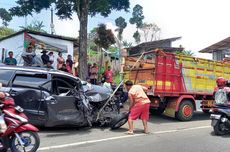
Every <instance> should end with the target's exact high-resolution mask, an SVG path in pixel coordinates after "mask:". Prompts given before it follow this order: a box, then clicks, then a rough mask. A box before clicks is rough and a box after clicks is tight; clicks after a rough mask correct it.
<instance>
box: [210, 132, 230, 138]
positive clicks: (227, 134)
mask: <svg viewBox="0 0 230 152" xmlns="http://www.w3.org/2000/svg"><path fill="white" fill-rule="evenodd" d="M210 135H211V136H215V137H219V138H230V133H226V134H225V135H222V136H220V135H215V133H214V131H212V132H211V133H210Z"/></svg>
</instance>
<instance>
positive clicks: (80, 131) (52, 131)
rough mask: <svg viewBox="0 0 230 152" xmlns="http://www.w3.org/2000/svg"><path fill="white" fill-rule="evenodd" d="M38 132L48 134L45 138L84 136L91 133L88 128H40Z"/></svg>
mask: <svg viewBox="0 0 230 152" xmlns="http://www.w3.org/2000/svg"><path fill="white" fill-rule="evenodd" d="M39 130H40V132H41V133H48V134H47V135H46V136H47V137H60V136H72V135H84V134H89V133H90V132H91V128H90V127H40V128H39Z"/></svg>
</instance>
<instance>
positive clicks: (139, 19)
mask: <svg viewBox="0 0 230 152" xmlns="http://www.w3.org/2000/svg"><path fill="white" fill-rule="evenodd" d="M144 18H145V17H144V15H143V7H142V6H141V5H139V4H137V5H135V6H134V8H133V13H132V17H131V18H130V20H129V22H130V24H135V25H136V28H137V31H136V32H135V33H134V34H133V38H134V39H135V41H136V43H140V41H141V39H140V37H141V36H140V33H139V31H138V29H139V28H141V27H142V25H143V19H144Z"/></svg>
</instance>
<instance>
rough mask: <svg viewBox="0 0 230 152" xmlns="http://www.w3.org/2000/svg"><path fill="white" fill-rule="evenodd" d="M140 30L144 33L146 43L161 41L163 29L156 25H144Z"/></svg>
mask: <svg viewBox="0 0 230 152" xmlns="http://www.w3.org/2000/svg"><path fill="white" fill-rule="evenodd" d="M140 30H141V31H142V32H143V33H144V39H145V42H147V41H155V40H158V39H160V32H161V29H160V28H159V27H158V26H157V24H155V23H149V24H148V23H143V25H142V27H141V28H140Z"/></svg>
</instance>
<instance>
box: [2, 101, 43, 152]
mask: <svg viewBox="0 0 230 152" xmlns="http://www.w3.org/2000/svg"><path fill="white" fill-rule="evenodd" d="M0 109H1V110H0V111H2V113H1V116H3V118H4V121H5V124H6V130H5V131H4V132H2V133H0V143H1V145H2V146H1V148H0V151H2V152H4V151H5V152H6V151H7V150H8V149H9V148H10V149H11V151H12V152H35V151H37V149H38V147H39V145H40V139H39V136H38V134H37V132H38V129H37V128H36V127H34V126H33V125H31V124H29V123H28V118H27V116H26V115H25V114H24V113H23V109H22V108H21V107H19V106H15V103H14V100H13V99H12V98H11V97H5V99H2V102H1V103H0Z"/></svg>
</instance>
